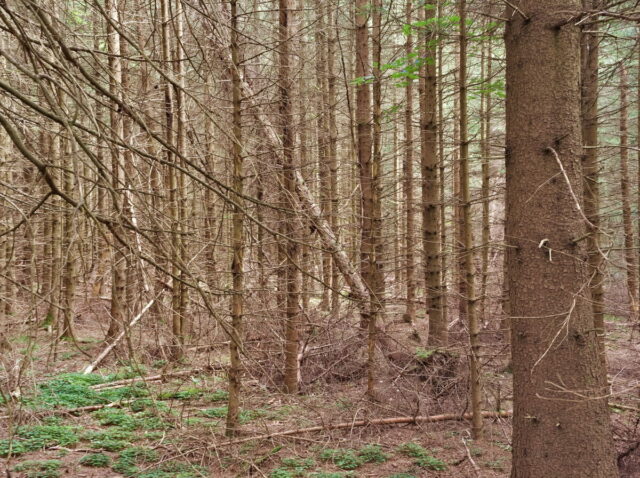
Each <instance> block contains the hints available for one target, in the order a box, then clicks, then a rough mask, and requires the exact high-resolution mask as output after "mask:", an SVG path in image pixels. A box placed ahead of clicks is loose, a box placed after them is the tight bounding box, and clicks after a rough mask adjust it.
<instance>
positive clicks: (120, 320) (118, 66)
mask: <svg viewBox="0 0 640 478" xmlns="http://www.w3.org/2000/svg"><path fill="white" fill-rule="evenodd" d="M105 9H106V11H107V15H109V21H107V50H108V52H109V71H110V72H111V74H110V76H109V92H110V94H111V95H112V96H114V97H117V98H121V91H120V88H121V85H122V60H121V49H120V34H119V33H118V32H117V31H115V29H114V27H113V25H112V23H114V24H118V23H119V11H118V3H117V0H108V1H107V2H106V3H105ZM109 122H110V126H111V131H112V134H113V136H114V137H116V138H122V136H123V130H122V117H121V113H120V112H119V108H118V105H117V104H112V105H111V108H110V109H109ZM120 159H121V152H120V148H119V147H118V146H116V145H114V144H112V145H111V174H112V187H113V189H114V190H115V191H120V190H122V189H123V188H124V182H123V174H122V167H121V165H120V163H121V161H120ZM118 200H119V199H118V195H117V194H115V195H114V202H115V204H112V206H113V210H114V211H117V213H118V214H123V211H122V208H121V205H120V204H118V203H117V201H118ZM121 220H122V218H120V217H119V218H118V221H121ZM117 230H118V232H119V233H121V232H122V228H120V227H117ZM113 244H114V245H113V248H112V252H111V253H112V259H111V260H112V265H111V321H110V322H109V330H108V331H107V340H112V339H114V338H115V337H116V336H117V335H118V332H119V331H120V328H121V327H123V325H124V323H125V320H126V305H127V304H126V301H127V298H126V288H127V272H126V271H127V264H126V256H125V254H124V252H123V249H122V248H123V246H122V245H121V244H117V241H116V240H115V238H114V239H113Z"/></svg>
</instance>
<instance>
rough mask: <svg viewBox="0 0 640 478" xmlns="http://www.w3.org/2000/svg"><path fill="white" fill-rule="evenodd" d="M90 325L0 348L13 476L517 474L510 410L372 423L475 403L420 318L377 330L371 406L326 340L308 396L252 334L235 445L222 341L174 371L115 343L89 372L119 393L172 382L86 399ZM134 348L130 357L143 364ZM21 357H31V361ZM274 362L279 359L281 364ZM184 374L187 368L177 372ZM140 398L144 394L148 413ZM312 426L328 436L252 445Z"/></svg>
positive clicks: (616, 337) (629, 337)
mask: <svg viewBox="0 0 640 478" xmlns="http://www.w3.org/2000/svg"><path fill="white" fill-rule="evenodd" d="M96 323H98V324H99V323H100V322H99V321H96V320H95V318H94V317H91V315H90V314H85V315H84V316H82V315H81V318H80V319H79V320H78V334H77V335H78V337H79V338H80V339H79V340H78V342H77V343H73V342H59V343H57V344H55V347H54V344H52V335H51V334H49V333H48V332H47V330H46V329H42V328H39V327H36V326H34V325H33V324H29V323H27V324H18V325H16V327H15V328H14V329H13V330H12V332H13V333H12V334H11V336H10V342H11V343H12V346H13V349H12V350H11V351H5V353H4V354H3V356H2V360H3V364H4V370H3V374H2V377H1V379H2V391H3V394H5V396H6V394H7V393H10V392H11V393H13V395H14V400H10V401H9V403H8V404H7V403H5V404H4V405H2V408H1V409H0V413H2V415H4V416H3V417H2V425H0V426H1V431H0V438H1V439H3V442H2V444H0V453H4V455H2V456H4V457H5V458H3V462H0V471H7V472H8V473H7V476H12V477H27V478H56V477H66V476H69V477H86V478H97V477H109V478H116V477H125V476H127V477H141V478H169V477H176V478H191V477H198V476H211V477H243V476H258V477H269V478H289V477H292V478H293V477H317V478H323V477H324V478H339V477H348V476H352V477H382V478H386V477H394V478H410V477H412V476H413V477H427V476H428V477H441V478H445V477H451V478H453V477H456V478H458V477H473V478H477V477H487V478H493V477H496V478H497V477H507V476H509V471H510V455H511V448H510V440H511V423H510V420H509V419H508V418H490V419H487V420H485V437H484V438H483V439H482V440H478V441H474V440H472V439H471V437H470V435H469V426H468V422H465V421H459V420H447V421H443V422H439V423H417V424H406V423H405V424H391V425H375V424H371V423H367V422H369V421H370V420H375V419H381V418H393V417H414V416H427V415H438V414H445V413H453V414H458V415H459V414H461V413H464V412H466V411H468V404H467V402H466V389H467V382H466V362H465V351H464V348H463V347H460V348H458V349H456V348H452V349H447V350H446V351H445V350H435V351H434V350H427V349H425V348H423V347H421V346H420V336H421V335H423V334H425V333H426V331H424V330H421V329H420V326H419V325H417V326H413V325H410V324H407V323H404V322H403V321H402V320H401V318H399V319H398V320H397V321H395V322H394V321H390V322H389V323H388V324H387V327H386V328H385V332H384V334H383V336H382V340H381V348H380V351H379V352H380V356H379V361H380V369H379V370H378V376H377V379H378V396H377V400H376V401H371V400H369V399H368V398H367V397H366V396H365V394H364V388H365V386H364V384H365V383H366V377H365V375H364V370H363V367H362V360H361V358H362V357H360V356H358V353H354V354H353V355H350V352H349V351H348V350H347V349H346V348H339V347H337V348H336V347H334V349H332V350H329V351H327V352H326V353H325V351H324V349H322V350H323V352H322V353H317V354H314V353H309V358H308V359H307V360H306V361H305V362H303V393H302V394H301V395H299V396H289V395H285V394H282V393H280V392H279V391H278V388H277V383H278V378H279V377H278V374H277V370H276V371H274V370H275V369H274V368H273V367H272V366H271V365H272V364H270V362H269V361H268V360H266V359H265V360H264V361H262V360H260V358H259V357H260V353H261V351H262V349H261V348H260V347H262V346H263V345H264V344H263V343H261V342H260V341H257V342H256V343H257V345H256V348H255V350H253V352H255V353H254V354H253V355H252V356H253V357H258V358H255V362H252V363H251V364H249V365H248V366H247V374H246V375H247V377H246V378H247V379H246V382H245V389H244V395H243V403H242V409H243V410H244V415H243V416H242V421H243V425H242V431H241V432H240V434H239V435H238V436H237V437H234V438H233V439H229V438H226V437H225V436H224V412H225V408H224V407H225V405H226V401H225V399H226V395H225V389H226V378H225V372H224V369H225V365H226V345H225V343H224V339H223V337H222V336H221V335H215V334H214V335H201V336H200V337H199V341H198V343H194V344H192V346H191V347H188V360H183V361H181V362H180V363H178V364H171V362H169V361H167V360H165V358H164V356H163V352H162V348H163V345H162V343H161V342H158V341H157V340H153V341H150V340H148V337H149V336H151V334H149V333H147V334H145V335H142V334H139V333H138V334H136V333H135V332H134V333H133V334H132V338H131V341H130V342H129V344H130V347H131V348H130V349H129V350H128V347H127V346H124V345H123V346H122V347H120V348H119V349H118V351H117V354H115V355H111V356H109V357H108V358H107V359H106V360H105V362H104V363H102V364H101V365H100V366H99V367H98V369H97V370H96V373H95V375H94V376H92V377H94V379H95V381H96V383H97V384H98V385H100V386H105V387H106V389H108V390H111V391H112V392H113V391H114V390H123V389H122V388H120V389H118V388H109V386H106V385H104V384H106V383H109V382H112V381H113V380H123V379H127V378H131V377H133V378H135V377H137V376H140V375H142V376H145V377H152V376H154V375H163V378H162V379H161V380H148V381H146V382H145V381H139V382H138V383H140V384H142V386H139V387H137V388H136V386H134V385H132V384H129V386H131V390H129V392H131V393H134V395H133V396H127V395H124V394H121V395H119V396H118V399H117V400H116V401H114V402H112V401H108V400H110V399H109V398H104V397H102V398H100V397H99V398H96V397H95V396H93V395H91V394H92V393H94V392H93V391H92V390H94V389H92V388H91V387H95V386H96V385H87V384H80V385H79V384H78V382H77V381H78V380H81V379H78V378H77V377H76V375H75V374H77V373H78V372H80V371H81V370H82V369H83V367H84V366H86V365H87V364H88V363H90V362H91V359H92V358H93V357H95V356H96V355H97V354H98V353H99V351H100V350H101V349H102V348H103V345H102V344H101V343H100V337H102V334H103V332H104V331H103V330H101V328H100V326H96V325H94V324H96ZM631 331H632V327H631V326H630V324H628V323H627V322H626V319H625V318H622V317H618V316H607V332H608V339H607V340H608V365H609V377H610V381H611V386H612V394H613V396H612V398H611V402H612V407H611V410H612V419H613V423H614V435H615V441H616V451H617V453H618V456H619V458H618V463H619V467H620V472H621V476H622V477H640V430H639V429H638V428H639V426H640V414H639V412H638V407H639V406H640V399H639V398H638V397H639V395H638V385H639V384H640V363H639V362H640V353H639V352H640V340H638V338H639V335H640V333H639V332H638V331H637V330H636V331H634V332H633V333H632V332H631ZM451 332H452V339H453V342H454V343H456V338H458V339H461V340H460V343H464V341H463V340H462V339H463V338H464V331H463V330H457V329H456V328H455V327H454V328H453V329H452V331H451ZM353 340H356V339H353ZM483 340H484V341H485V350H487V355H486V356H485V357H483V359H484V360H483V363H484V364H485V366H484V379H485V390H484V391H485V410H498V409H500V410H510V409H511V405H512V404H511V401H510V398H511V377H510V374H509V370H508V368H507V367H506V364H507V360H506V347H504V345H503V344H502V342H501V338H500V335H499V333H497V332H496V331H494V330H486V331H485V333H484V337H483ZM347 343H348V341H347ZM203 344H206V345H203ZM352 345H353V343H352ZM351 348H353V347H352V346H351ZM327 349H329V347H327ZM310 350H313V349H311V348H310ZM319 350H320V349H319ZM349 350H350V349H349ZM131 351H135V352H134V353H133V357H135V359H136V360H134V361H132V360H131ZM488 351H491V355H490V354H489V352H488ZM265 353H266V352H265ZM332 354H333V355H332ZM24 357H31V358H30V360H28V361H25V358H24ZM265 357H267V358H269V357H268V355H265ZM345 357H346V358H345ZM269 360H270V361H271V362H273V359H272V358H271V359H269ZM189 371H191V373H188V372H189ZM176 372H177V373H178V374H181V375H180V376H172V375H171V374H172V373H176ZM65 374H72V375H70V376H69V375H65ZM110 374H111V375H110ZM109 375H110V376H109ZM60 377H63V378H62V379H61V378H60ZM64 377H67V378H64ZM69 377H70V378H69ZM56 380H58V382H56ZM60 380H62V381H61V382H60ZM65 380H67V381H65ZM52 383H55V384H58V385H56V386H59V387H62V388H61V390H62V392H60V391H58V392H56V393H64V394H67V393H68V394H70V395H69V397H66V396H65V397H63V398H64V400H67V398H68V399H69V400H71V402H69V403H75V402H74V400H76V399H77V398H78V397H84V398H86V397H88V396H90V398H87V400H94V401H96V402H97V403H96V406H97V407H98V408H100V407H101V406H103V405H105V402H107V401H108V403H109V404H110V405H112V406H110V407H109V409H107V411H105V410H104V409H103V410H83V411H75V412H74V411H73V408H74V407H69V406H66V407H65V406H63V405H61V404H60V403H67V402H64V400H63V401H62V402H60V403H58V402H57V401H56V400H57V399H56V398H55V397H54V398H53V399H51V398H50V397H49V398H47V399H45V398H43V397H45V396H46V390H48V388H47V387H50V385H51V384H52ZM60 383H62V385H60ZM113 393H119V392H113ZM136 393H139V394H140V395H138V396H136V395H135V394H136ZM83 394H84V395H83ZM110 396H111V395H110ZM38 397H40V398H38ZM84 398H83V399H84ZM38 400H40V402H38ZM47 400H52V401H49V402H47ZM136 401H140V403H142V402H144V403H142V405H141V407H142V408H140V407H139V406H138V405H139V404H137V402H136ZM83 403H84V402H83ZM136 406H138V408H136ZM75 408H77V407H75ZM69 411H71V413H67V412H69ZM110 420H111V421H110ZM362 421H364V423H365V424H364V425H363V424H362ZM337 423H347V424H352V425H350V426H348V427H345V428H341V429H339V430H332V429H331V425H335V424H337ZM125 425H126V426H125ZM317 426H324V429H323V430H319V431H313V432H309V433H292V434H290V435H286V436H273V437H270V438H263V439H256V440H250V438H251V437H258V436H261V435H269V434H272V435H273V434H277V433H279V432H284V431H289V430H297V429H301V428H306V427H317ZM47 427H48V428H47ZM56 427H57V428H56ZM127 427H128V428H127ZM43 430H45V431H46V432H47V433H51V434H53V436H49V435H47V436H46V437H45V438H44V439H43V440H44V441H43V442H42V446H41V447H40V448H38V449H37V450H36V449H33V450H26V451H22V452H20V453H15V452H14V451H13V450H12V451H11V454H13V456H11V457H8V456H7V455H8V454H9V453H8V452H7V450H6V446H7V444H9V443H14V444H15V443H18V444H19V445H20V446H22V445H25V444H27V445H28V444H30V443H35V442H31V441H29V440H30V439H31V440H32V439H33V437H34V436H36V435H37V434H38V433H43ZM61 430H62V431H65V433H67V432H68V433H69V434H70V436H71V435H72V438H69V440H68V443H67V442H64V441H63V439H62V438H60V437H59V436H58V435H56V434H60V433H62V432H61ZM37 436H40V435H37ZM30 437H31V438H30ZM9 439H11V441H9ZM3 446H4V447H5V448H3ZM14 446H15V445H14ZM25 446H26V445H25ZM29 446H31V445H29ZM34 446H37V445H34ZM3 450H4V451H3ZM18 451H20V450H18ZM95 454H101V455H103V456H106V457H107V458H101V459H102V460H105V461H108V463H109V464H108V465H107V466H105V467H99V466H87V464H88V463H89V462H88V461H87V460H88V459H87V458H85V457H87V456H90V457H92V458H94V455H95ZM127 457H129V458H127ZM51 460H56V462H55V463H53V462H51ZM127 460H129V461H127ZM25 463H26V465H25ZM3 468H4V469H3ZM9 473H10V474H9Z"/></svg>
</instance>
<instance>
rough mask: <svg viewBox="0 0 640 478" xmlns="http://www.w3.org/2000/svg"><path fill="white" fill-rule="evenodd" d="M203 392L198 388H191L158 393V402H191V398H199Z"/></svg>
mask: <svg viewBox="0 0 640 478" xmlns="http://www.w3.org/2000/svg"><path fill="white" fill-rule="evenodd" d="M202 394H203V391H202V390H201V389H199V388H195V387H191V388H185V389H183V390H173V391H170V392H160V393H159V394H158V400H191V399H192V398H200V397H201V396H202Z"/></svg>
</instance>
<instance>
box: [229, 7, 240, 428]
mask: <svg viewBox="0 0 640 478" xmlns="http://www.w3.org/2000/svg"><path fill="white" fill-rule="evenodd" d="M237 27H238V14H237V2H236V0H231V45H230V49H231V63H232V65H231V68H230V73H231V89H232V108H233V119H232V122H233V137H232V138H231V141H232V158H233V190H234V191H235V192H236V193H237V197H236V202H237V205H236V206H234V208H233V219H232V221H233V224H232V232H231V241H232V249H233V251H232V252H233V258H232V260H231V277H232V279H231V280H232V282H233V295H232V296H231V329H230V335H231V336H230V341H229V374H228V376H229V387H228V391H229V402H228V408H227V423H226V435H227V436H233V435H235V434H236V433H237V431H238V428H239V425H240V423H239V414H240V392H241V387H242V361H241V359H240V352H241V351H242V341H243V332H242V325H243V324H242V322H243V320H242V319H243V312H244V268H243V265H244V231H243V222H244V215H243V212H242V206H243V201H242V198H241V196H242V194H243V186H244V184H243V158H242V118H241V111H242V93H241V91H240V72H239V68H240V49H239V46H238V29H237Z"/></svg>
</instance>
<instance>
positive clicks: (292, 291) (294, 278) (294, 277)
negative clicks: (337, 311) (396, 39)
mask: <svg viewBox="0 0 640 478" xmlns="http://www.w3.org/2000/svg"><path fill="white" fill-rule="evenodd" d="M278 5H279V6H278V9H279V41H280V44H279V47H278V61H279V65H278V88H279V92H280V98H279V101H280V105H279V114H280V122H281V134H282V148H283V158H282V159H283V163H282V164H281V165H280V166H281V169H282V172H283V179H284V191H283V194H284V195H285V202H286V205H287V207H288V209H290V210H294V209H295V201H294V195H295V191H296V184H295V183H296V181H295V173H296V171H295V169H296V166H295V161H294V150H293V149H294V138H295V135H294V131H293V118H292V114H293V106H292V101H291V95H290V88H291V87H292V86H293V82H292V78H291V69H292V65H291V55H290V53H289V50H290V49H289V46H290V39H289V37H290V35H291V19H292V18H291V17H292V11H291V9H290V7H289V0H279V2H278ZM296 229H297V226H296V221H295V219H294V218H291V217H288V218H287V220H286V225H285V231H286V233H285V234H286V237H287V238H289V239H290V240H289V241H288V243H287V244H286V247H285V250H286V256H287V260H286V264H287V265H286V271H287V274H286V277H287V283H286V291H287V294H286V326H285V370H284V389H285V391H286V392H287V393H297V392H298V390H299V383H300V362H299V360H300V359H299V356H298V355H299V354H298V350H299V348H300V344H299V340H300V339H299V329H300V319H301V315H300V304H299V301H300V283H301V276H300V270H299V268H298V259H299V249H300V248H299V245H298V243H297V241H296V240H295V238H296V235H297V234H296Z"/></svg>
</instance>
